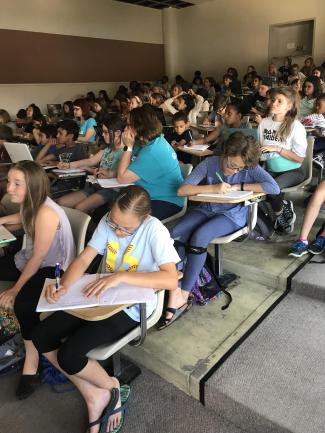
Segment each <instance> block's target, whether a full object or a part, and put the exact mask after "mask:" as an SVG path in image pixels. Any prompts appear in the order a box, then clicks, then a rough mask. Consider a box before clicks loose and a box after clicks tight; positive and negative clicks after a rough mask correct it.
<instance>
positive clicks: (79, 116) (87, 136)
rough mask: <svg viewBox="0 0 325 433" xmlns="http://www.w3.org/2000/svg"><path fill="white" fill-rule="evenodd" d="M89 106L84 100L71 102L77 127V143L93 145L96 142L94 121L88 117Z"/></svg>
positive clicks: (95, 124)
mask: <svg viewBox="0 0 325 433" xmlns="http://www.w3.org/2000/svg"><path fill="white" fill-rule="evenodd" d="M90 108H91V107H90V104H89V102H88V101H87V99H85V98H80V99H76V100H75V101H74V102H73V113H74V117H75V119H76V120H77V122H78V125H79V128H80V130H79V137H78V141H82V142H85V143H94V141H95V140H96V131H95V126H97V123H96V120H95V119H94V118H92V117H91V116H90Z"/></svg>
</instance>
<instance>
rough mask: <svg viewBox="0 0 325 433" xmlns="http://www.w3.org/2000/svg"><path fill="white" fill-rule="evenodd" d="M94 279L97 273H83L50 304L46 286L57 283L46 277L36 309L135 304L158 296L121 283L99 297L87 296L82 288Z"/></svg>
mask: <svg viewBox="0 0 325 433" xmlns="http://www.w3.org/2000/svg"><path fill="white" fill-rule="evenodd" d="M105 276H109V274H100V275H99V277H100V278H101V277H105ZM94 281H96V274H85V275H83V276H82V277H81V278H80V279H79V280H78V281H76V282H75V283H74V284H73V285H72V286H71V287H70V288H69V290H68V293H67V294H66V295H64V296H62V297H61V298H60V300H59V302H57V303H56V304H49V303H48V302H47V301H46V299H45V297H44V293H45V288H46V287H47V286H48V285H49V284H55V279H50V278H46V280H45V282H44V286H43V290H42V293H41V296H40V299H39V301H38V304H37V308H36V311H38V312H41V311H58V310H72V309H77V308H88V307H95V306H104V305H105V306H106V305H120V304H135V303H138V302H150V301H153V300H154V299H155V296H156V295H155V292H154V290H153V289H149V288H144V287H138V286H130V285H128V284H123V285H122V284H120V285H118V286H116V287H111V288H109V289H107V290H106V292H105V293H104V294H103V295H102V296H101V297H100V298H99V299H98V298H97V297H92V298H85V296H84V295H83V293H82V290H83V289H84V288H85V287H86V286H87V284H90V283H92V282H94Z"/></svg>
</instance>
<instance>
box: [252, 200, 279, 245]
mask: <svg viewBox="0 0 325 433" xmlns="http://www.w3.org/2000/svg"><path fill="white" fill-rule="evenodd" d="M273 234H274V222H273V219H272V216H271V212H270V210H269V208H268V206H267V203H266V202H264V201H262V202H260V203H259V204H258V208H257V221H256V226H255V227H254V229H253V230H252V231H251V232H250V233H249V235H248V238H249V239H255V240H256V241H267V240H268V239H271V237H272V236H273Z"/></svg>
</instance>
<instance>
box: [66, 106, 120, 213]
mask: <svg viewBox="0 0 325 433" xmlns="http://www.w3.org/2000/svg"><path fill="white" fill-rule="evenodd" d="M102 129H103V137H104V141H105V143H106V144H107V147H106V148H105V149H102V150H100V151H99V152H97V153H96V154H95V155H94V156H91V157H90V158H87V159H81V160H79V161H74V162H71V163H69V164H67V163H60V164H59V165H58V167H59V168H63V169H64V168H68V167H70V168H86V170H87V171H89V172H90V173H92V174H94V175H95V176H96V177H97V178H99V179H109V178H113V177H116V174H117V166H118V163H119V161H120V159H121V157H122V154H123V143H122V140H121V136H122V132H123V130H124V123H123V121H122V120H121V117H120V116H119V115H118V114H116V115H115V116H114V117H110V118H109V120H108V119H107V118H106V119H105V120H104V121H103V127H102ZM98 164H99V168H93V167H94V166H97V165H98ZM116 194H117V191H116V190H115V189H112V188H101V187H100V185H99V184H93V185H91V186H88V187H86V188H84V189H82V190H80V191H77V192H72V193H70V194H66V195H64V196H62V197H60V198H59V199H58V203H59V204H60V205H61V206H67V207H73V208H75V209H79V210H81V211H83V212H89V211H91V210H93V209H96V208H97V207H98V206H101V205H102V204H104V203H107V202H108V201H110V200H112V199H113V198H114V197H115V196H116Z"/></svg>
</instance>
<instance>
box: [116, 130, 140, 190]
mask: <svg viewBox="0 0 325 433" xmlns="http://www.w3.org/2000/svg"><path fill="white" fill-rule="evenodd" d="M122 141H123V143H124V145H125V146H128V147H129V148H130V149H133V146H134V143H135V134H134V133H133V131H131V130H130V128H126V129H125V131H124V132H123V134H122ZM131 156H132V152H129V151H127V152H124V154H123V155H122V158H121V160H120V162H119V164H118V167H117V180H118V182H120V183H131V182H136V181H137V180H139V179H140V177H139V176H137V175H136V174H135V173H134V172H133V171H131V170H129V169H128V167H129V165H130V164H131Z"/></svg>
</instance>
